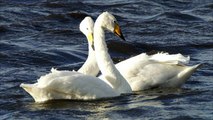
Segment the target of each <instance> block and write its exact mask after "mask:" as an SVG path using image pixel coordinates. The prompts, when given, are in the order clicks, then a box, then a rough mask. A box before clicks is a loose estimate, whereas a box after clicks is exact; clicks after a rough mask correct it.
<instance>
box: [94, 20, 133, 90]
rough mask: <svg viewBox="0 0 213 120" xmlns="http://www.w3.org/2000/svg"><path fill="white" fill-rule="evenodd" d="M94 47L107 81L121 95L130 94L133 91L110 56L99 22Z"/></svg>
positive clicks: (96, 25)
mask: <svg viewBox="0 0 213 120" xmlns="http://www.w3.org/2000/svg"><path fill="white" fill-rule="evenodd" d="M94 45H95V56H96V61H97V64H98V67H99V69H100V70H101V72H102V74H103V76H104V77H105V79H106V80H107V81H108V82H109V83H110V84H111V86H112V87H113V88H114V89H115V90H116V91H118V92H119V93H130V92H131V91H132V90H131V87H130V85H129V84H128V82H127V81H126V80H125V79H124V77H123V76H122V75H121V74H120V72H119V71H118V70H117V69H116V67H115V65H114V64H113V61H112V59H111V57H110V56H109V54H108V49H107V45H106V42H105V32H104V29H103V28H102V27H101V26H100V25H99V22H97V21H96V23H95V26H94Z"/></svg>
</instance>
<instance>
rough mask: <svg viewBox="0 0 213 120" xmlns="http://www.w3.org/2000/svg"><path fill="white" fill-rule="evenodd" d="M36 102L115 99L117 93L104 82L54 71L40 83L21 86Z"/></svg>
mask: <svg viewBox="0 0 213 120" xmlns="http://www.w3.org/2000/svg"><path fill="white" fill-rule="evenodd" d="M21 87H23V88H24V89H25V90H26V91H27V92H28V93H29V94H30V95H31V96H33V98H34V99H35V101H37V102H40V101H46V100H51V99H83V100H87V99H98V98H107V97H115V96H118V95H119V94H118V93H117V92H115V91H114V90H113V89H112V88H111V87H110V86H109V85H108V84H107V83H105V82H103V81H102V80H100V79H98V78H96V77H93V76H88V75H84V74H80V73H77V72H73V71H52V72H51V73H49V74H47V75H45V76H43V77H41V78H40V79H39V80H38V83H35V84H21Z"/></svg>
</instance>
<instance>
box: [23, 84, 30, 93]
mask: <svg viewBox="0 0 213 120" xmlns="http://www.w3.org/2000/svg"><path fill="white" fill-rule="evenodd" d="M20 87H22V88H23V89H24V90H25V91H27V92H28V93H31V91H32V84H24V83H22V84H21V85H20Z"/></svg>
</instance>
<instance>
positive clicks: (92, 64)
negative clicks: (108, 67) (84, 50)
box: [78, 43, 99, 76]
mask: <svg viewBox="0 0 213 120" xmlns="http://www.w3.org/2000/svg"><path fill="white" fill-rule="evenodd" d="M88 50H89V51H88V57H87V60H86V61H85V63H84V64H83V66H82V67H81V68H80V69H79V70H78V72H80V73H83V74H86V75H91V76H97V74H98V72H99V68H98V65H97V62H96V58H95V51H94V50H93V49H92V48H91V45H90V44H89V43H88Z"/></svg>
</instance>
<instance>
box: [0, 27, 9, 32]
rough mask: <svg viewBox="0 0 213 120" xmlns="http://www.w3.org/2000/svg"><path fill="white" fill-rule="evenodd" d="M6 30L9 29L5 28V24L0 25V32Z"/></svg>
mask: <svg viewBox="0 0 213 120" xmlns="http://www.w3.org/2000/svg"><path fill="white" fill-rule="evenodd" d="M7 31H9V29H7V27H6V26H0V33H3V32H7Z"/></svg>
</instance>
